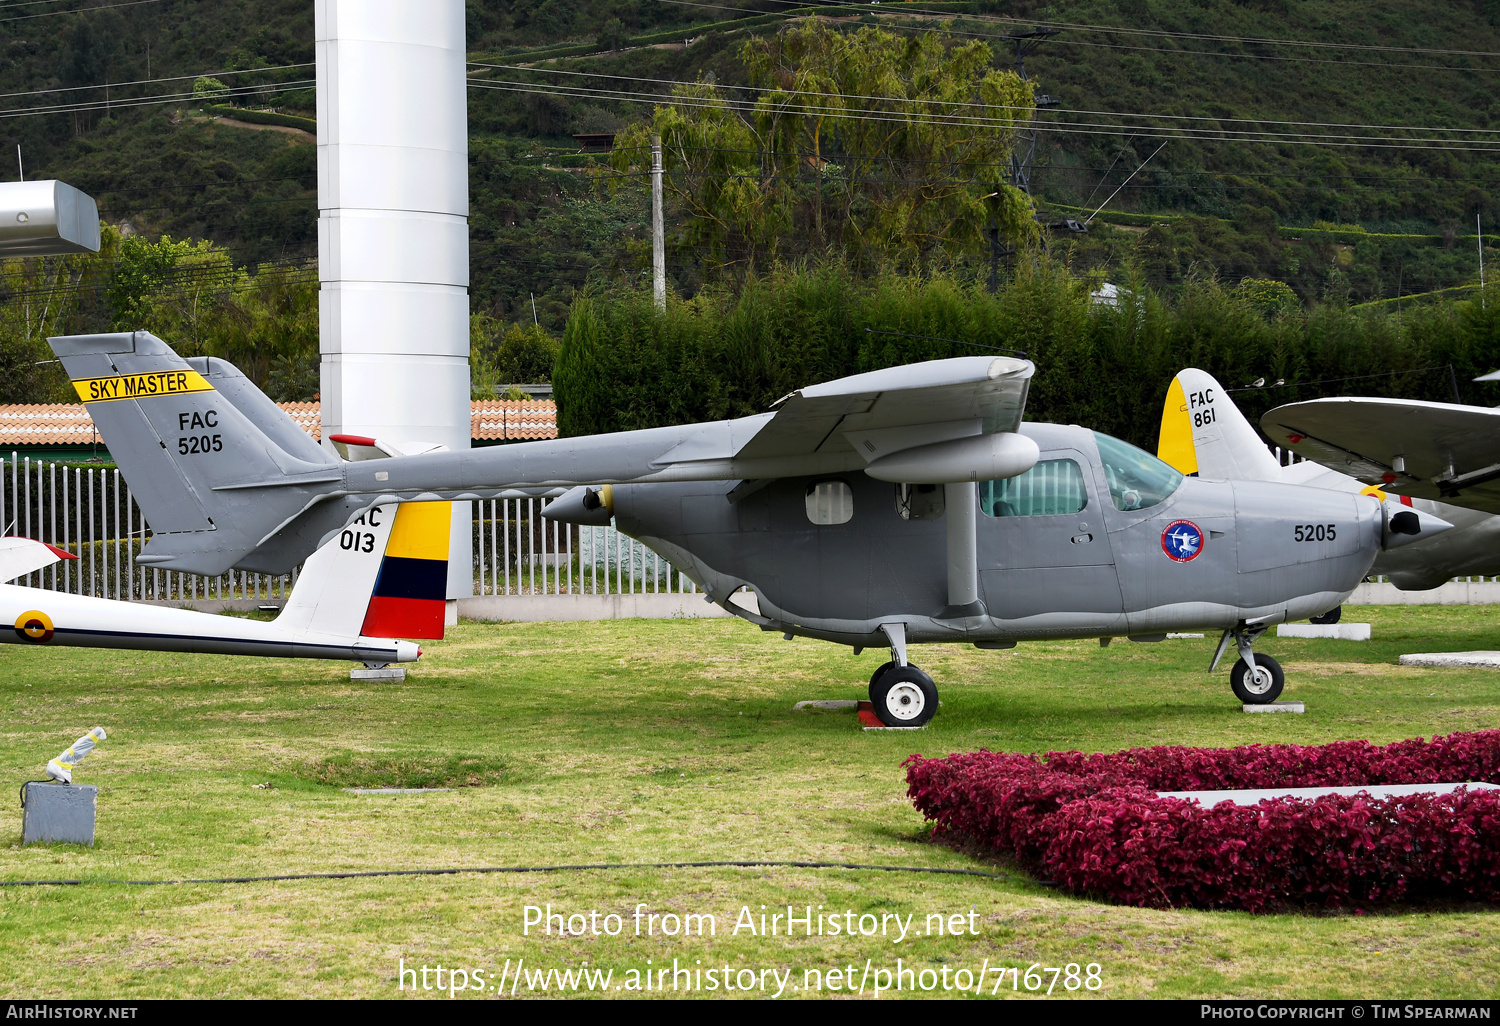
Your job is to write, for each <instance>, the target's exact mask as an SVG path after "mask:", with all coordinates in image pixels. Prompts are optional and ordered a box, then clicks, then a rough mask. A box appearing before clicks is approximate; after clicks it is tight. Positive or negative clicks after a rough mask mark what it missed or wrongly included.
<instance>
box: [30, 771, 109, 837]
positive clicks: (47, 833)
mask: <svg viewBox="0 0 1500 1026" xmlns="http://www.w3.org/2000/svg"><path fill="white" fill-rule="evenodd" d="M98 805H99V789H98V788H97V787H95V786H94V785H92V784H39V783H34V782H33V783H30V784H27V785H26V806H25V808H24V809H23V810H22V812H21V843H22V844H37V843H39V842H40V843H43V844H86V845H88V846H89V847H91V848H92V847H93V846H94V816H95V812H96V810H97V808H98Z"/></svg>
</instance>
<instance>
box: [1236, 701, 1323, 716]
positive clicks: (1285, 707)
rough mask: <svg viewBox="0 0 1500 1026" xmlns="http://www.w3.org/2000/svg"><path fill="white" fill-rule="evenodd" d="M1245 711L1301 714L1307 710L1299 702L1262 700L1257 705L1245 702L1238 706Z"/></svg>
mask: <svg viewBox="0 0 1500 1026" xmlns="http://www.w3.org/2000/svg"><path fill="white" fill-rule="evenodd" d="M1240 708H1241V709H1243V710H1244V711H1245V712H1247V713H1296V714H1298V715H1301V714H1302V713H1305V712H1306V711H1307V710H1306V708H1304V707H1303V705H1302V703H1301V702H1262V703H1260V704H1259V705H1251V704H1250V703H1248V702H1247V703H1245V704H1244V705H1242V706H1240Z"/></svg>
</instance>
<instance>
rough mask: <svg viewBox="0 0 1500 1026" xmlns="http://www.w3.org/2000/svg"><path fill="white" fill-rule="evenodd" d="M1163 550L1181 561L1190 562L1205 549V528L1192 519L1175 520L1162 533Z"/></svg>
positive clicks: (1170, 556) (1172, 557)
mask: <svg viewBox="0 0 1500 1026" xmlns="http://www.w3.org/2000/svg"><path fill="white" fill-rule="evenodd" d="M1161 550H1162V551H1163V552H1165V553H1166V554H1167V556H1168V557H1169V558H1171V559H1174V560H1176V561H1177V562H1179V563H1188V562H1191V561H1192V560H1194V559H1196V558H1197V557H1198V554H1199V553H1200V552H1202V551H1203V529H1202V528H1200V527H1199V526H1198V525H1197V524H1195V523H1193V522H1192V521H1191V520H1174V521H1172V522H1171V523H1170V524H1168V525H1167V527H1166V530H1164V531H1162V533H1161Z"/></svg>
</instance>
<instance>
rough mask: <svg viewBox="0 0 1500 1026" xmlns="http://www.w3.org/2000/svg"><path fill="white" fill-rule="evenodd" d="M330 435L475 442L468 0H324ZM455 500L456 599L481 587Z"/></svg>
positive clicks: (324, 315)
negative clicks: (466, 71) (472, 422)
mask: <svg viewBox="0 0 1500 1026" xmlns="http://www.w3.org/2000/svg"><path fill="white" fill-rule="evenodd" d="M315 4H316V12H315V14H316V36H317V89H318V206H319V220H318V275H319V279H320V280H321V282H322V292H321V295H320V297H319V307H320V339H321V346H320V348H321V351H322V382H321V384H322V400H323V436H324V437H325V438H327V437H328V436H329V435H332V434H354V435H367V436H372V437H376V438H380V439H383V440H387V441H389V442H391V443H393V444H395V445H397V446H399V447H400V448H402V449H403V450H404V451H407V452H412V451H420V450H421V449H422V448H424V447H426V446H436V445H445V446H447V447H448V448H450V449H453V450H458V449H467V448H468V447H469V436H470V428H469V222H468V216H469V178H468V156H469V142H468V111H467V106H466V103H467V100H466V89H465V82H464V61H465V58H466V55H467V52H466V49H465V40H464V5H463V3H462V0H423V2H422V3H413V2H412V0H315ZM469 516H470V512H469V504H468V503H456V504H455V507H454V530H453V532H452V538H453V551H452V553H451V555H452V558H451V560H450V562H449V569H450V576H449V582H448V587H449V591H448V594H449V597H457V596H459V595H468V594H470V593H471V591H472V582H471V581H470V580H469V574H468V572H467V568H468V566H469V564H470V560H469V555H468V549H469V544H470V543H469V533H470V531H469V526H468V520H469Z"/></svg>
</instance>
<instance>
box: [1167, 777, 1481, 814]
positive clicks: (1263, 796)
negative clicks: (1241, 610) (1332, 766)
mask: <svg viewBox="0 0 1500 1026" xmlns="http://www.w3.org/2000/svg"><path fill="white" fill-rule="evenodd" d="M1460 787H1467V788H1468V789H1469V790H1470V791H1493V790H1495V789H1496V787H1497V785H1495V784H1484V783H1474V782H1472V781H1471V782H1468V783H1462V784H1372V785H1364V784H1356V785H1353V786H1346V787H1283V788H1279V789H1277V788H1264V789H1246V790H1242V791H1158V792H1156V796H1157V797H1158V798H1185V799H1187V800H1189V801H1195V802H1197V803H1198V804H1200V805H1202V806H1203V807H1204V808H1206V809H1211V808H1213V807H1214V806H1215V805H1217V804H1219V803H1220V802H1233V803H1234V804H1236V805H1256V804H1259V803H1260V802H1263V801H1265V800H1267V799H1271V800H1273V801H1274V800H1275V799H1277V798H1301V799H1303V800H1305V801H1315V800H1316V799H1318V798H1323V797H1326V796H1327V795H1330V794H1343V795H1356V794H1365V795H1369V796H1370V797H1371V798H1405V797H1407V796H1409V795H1414V794H1432V795H1438V794H1449V793H1451V792H1453V791H1456V790H1458V789H1459V788H1460Z"/></svg>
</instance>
